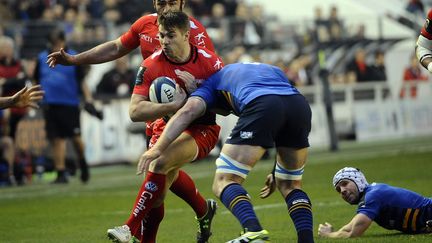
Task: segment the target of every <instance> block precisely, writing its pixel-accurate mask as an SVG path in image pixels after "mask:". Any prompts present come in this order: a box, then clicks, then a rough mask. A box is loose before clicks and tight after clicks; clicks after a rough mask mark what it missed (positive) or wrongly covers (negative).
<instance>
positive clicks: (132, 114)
mask: <svg viewBox="0 0 432 243" xmlns="http://www.w3.org/2000/svg"><path fill="white" fill-rule="evenodd" d="M129 118H130V119H131V121H133V122H139V121H141V120H140V117H139V115H138V106H137V105H130V106H129Z"/></svg>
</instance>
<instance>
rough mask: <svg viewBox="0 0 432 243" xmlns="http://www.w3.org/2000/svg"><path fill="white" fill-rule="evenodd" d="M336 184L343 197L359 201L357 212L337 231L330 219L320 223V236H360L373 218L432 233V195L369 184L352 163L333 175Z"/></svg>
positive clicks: (386, 225)
mask: <svg viewBox="0 0 432 243" xmlns="http://www.w3.org/2000/svg"><path fill="white" fill-rule="evenodd" d="M333 186H334V187H335V189H336V191H337V192H338V193H339V194H340V195H341V197H342V199H343V200H345V201H346V202H348V203H349V204H353V205H354V204H356V205H358V207H357V214H356V215H355V216H354V218H353V219H352V220H351V221H350V222H349V223H348V224H347V225H345V226H343V227H342V228H340V229H339V230H337V231H333V226H332V225H331V224H329V223H324V224H320V225H319V228H318V235H319V236H322V237H328V238H352V237H359V236H361V235H363V233H364V232H365V231H366V230H367V229H368V228H369V226H370V225H371V224H372V221H375V222H376V223H377V224H378V225H380V226H381V227H383V228H386V229H389V230H398V231H401V232H403V233H407V234H417V233H432V199H431V198H426V197H423V196H421V195H419V194H417V193H415V192H412V191H409V190H407V189H403V188H398V187H393V186H389V185H387V184H383V183H372V184H368V182H367V181H366V178H365V176H364V175H363V173H362V172H361V171H360V170H359V169H356V168H352V167H345V168H343V169H341V170H339V171H338V172H337V173H336V174H335V176H334V177H333Z"/></svg>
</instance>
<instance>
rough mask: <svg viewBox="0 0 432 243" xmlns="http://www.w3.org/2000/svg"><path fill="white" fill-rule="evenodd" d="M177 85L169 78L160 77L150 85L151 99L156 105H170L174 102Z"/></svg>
mask: <svg viewBox="0 0 432 243" xmlns="http://www.w3.org/2000/svg"><path fill="white" fill-rule="evenodd" d="M175 90H176V83H175V81H174V80H172V79H171V78H168V77H159V78H156V79H155V80H153V82H152V84H151V85H150V90H149V98H150V101H151V102H154V103H169V102H172V101H173V100H174V94H175Z"/></svg>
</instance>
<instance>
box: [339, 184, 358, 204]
mask: <svg viewBox="0 0 432 243" xmlns="http://www.w3.org/2000/svg"><path fill="white" fill-rule="evenodd" d="M336 191H337V192H339V194H340V195H341V197H342V199H343V200H345V201H346V202H348V203H349V204H356V202H358V197H359V191H358V189H357V186H356V184H355V183H354V182H353V181H351V180H346V179H343V180H341V181H340V182H339V183H338V184H337V185H336Z"/></svg>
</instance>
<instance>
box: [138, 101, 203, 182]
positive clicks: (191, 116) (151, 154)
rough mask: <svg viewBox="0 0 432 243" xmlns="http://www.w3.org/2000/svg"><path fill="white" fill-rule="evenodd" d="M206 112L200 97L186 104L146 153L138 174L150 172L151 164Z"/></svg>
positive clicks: (139, 163) (141, 158)
mask: <svg viewBox="0 0 432 243" xmlns="http://www.w3.org/2000/svg"><path fill="white" fill-rule="evenodd" d="M205 111H206V103H205V101H204V100H203V99H201V98H199V97H191V98H189V99H188V100H187V102H186V104H185V105H184V106H183V107H182V108H181V109H180V110H178V111H177V113H176V114H175V115H174V116H173V117H172V118H171V119H170V120H169V122H168V123H167V125H166V127H165V129H164V131H163V133H162V135H161V136H160V138H159V139H158V141H157V142H156V144H155V145H154V146H153V147H152V148H151V149H150V150H148V151H147V152H145V153H144V154H143V155H142V156H141V157H140V160H139V162H138V166H137V174H138V175H140V174H142V173H144V172H145V171H147V170H148V167H149V165H150V163H151V162H152V161H153V160H156V159H157V158H158V157H159V156H160V155H161V154H162V153H163V152H164V151H165V149H166V148H167V147H168V146H169V145H170V144H171V143H172V142H173V141H174V140H175V139H176V138H177V137H178V136H180V134H181V133H182V132H183V131H184V130H185V129H186V128H187V127H188V126H189V124H191V123H192V121H194V120H195V119H196V118H198V117H200V116H202V115H203V114H204V112H205Z"/></svg>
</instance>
